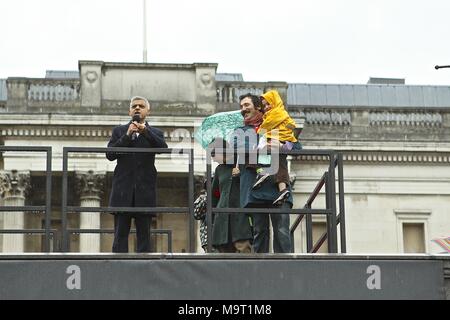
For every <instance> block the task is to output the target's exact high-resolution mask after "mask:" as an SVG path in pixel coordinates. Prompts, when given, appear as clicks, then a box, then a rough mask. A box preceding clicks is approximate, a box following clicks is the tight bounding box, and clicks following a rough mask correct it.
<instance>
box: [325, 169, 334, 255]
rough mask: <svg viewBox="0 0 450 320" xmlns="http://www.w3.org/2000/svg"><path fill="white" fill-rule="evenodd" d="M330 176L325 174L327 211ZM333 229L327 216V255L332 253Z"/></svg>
mask: <svg viewBox="0 0 450 320" xmlns="http://www.w3.org/2000/svg"><path fill="white" fill-rule="evenodd" d="M330 184H331V182H330V175H329V173H328V174H327V177H326V180H325V203H326V205H325V206H326V208H327V209H331V199H330V198H331V196H330V193H331V190H330ZM332 230H333V227H332V224H331V214H327V234H326V236H327V243H328V253H333V245H332V242H333V240H332V237H331V234H332V233H333V231H332Z"/></svg>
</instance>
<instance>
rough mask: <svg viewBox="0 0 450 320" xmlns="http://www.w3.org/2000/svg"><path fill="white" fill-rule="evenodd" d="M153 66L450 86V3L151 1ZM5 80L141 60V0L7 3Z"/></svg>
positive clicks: (1, 65) (0, 57) (2, 29)
mask: <svg viewBox="0 0 450 320" xmlns="http://www.w3.org/2000/svg"><path fill="white" fill-rule="evenodd" d="M147 9H148V10H147V12H148V15H147V17H148V22H147V27H148V28H147V29H148V61H149V62H157V63H161V62H165V63H193V62H216V63H218V64H219V67H218V72H239V73H242V74H243V76H244V80H246V81H269V80H273V81H288V82H296V83H366V82H367V80H368V78H369V77H370V76H372V77H398V78H406V83H407V84H442V85H450V69H442V70H438V71H436V70H434V68H433V67H434V65H435V64H447V65H448V64H450V42H449V41H448V33H449V32H450V17H449V13H450V1H448V0H426V1H425V0H421V1H418V0H370V1H369V0H367V1H364V0H277V1H273V0H272V1H268V0H224V1H216V0H214V1H213V0H190V1H188V0H147ZM0 35H1V37H0V78H6V77H12V76H25V77H43V76H44V75H45V70H47V69H53V70H77V69H78V60H103V61H114V62H142V0H77V1H75V0H70V1H69V0H39V1H35V0H2V1H0Z"/></svg>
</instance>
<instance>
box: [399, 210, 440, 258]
mask: <svg viewBox="0 0 450 320" xmlns="http://www.w3.org/2000/svg"><path fill="white" fill-rule="evenodd" d="M394 213H395V215H396V216H397V251H398V252H399V253H427V252H428V250H429V249H428V220H429V218H430V216H431V211H430V210H394Z"/></svg>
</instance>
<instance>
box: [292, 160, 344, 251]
mask: <svg viewBox="0 0 450 320" xmlns="http://www.w3.org/2000/svg"><path fill="white" fill-rule="evenodd" d="M333 158H334V161H333V163H334V165H333V166H330V168H329V170H328V171H326V172H325V173H324V174H323V175H322V178H321V179H320V180H319V182H318V183H317V185H316V187H315V188H314V190H313V192H312V193H311V194H310V196H309V198H308V200H307V201H306V203H305V205H304V208H311V206H312V204H313V202H314V200H315V199H316V197H317V195H318V194H319V192H320V191H321V189H322V187H323V186H324V185H325V196H326V201H327V203H328V204H329V203H332V202H334V201H333V199H335V197H336V195H335V194H334V195H333V194H331V191H330V190H328V189H327V188H328V186H329V185H330V184H332V185H333V186H334V183H335V182H334V180H331V178H330V174H329V173H330V171H332V172H334V171H335V168H336V167H337V169H338V188H339V193H338V194H339V214H337V216H336V225H339V227H340V244H341V253H346V252H347V245H346V235H345V203H344V168H343V159H342V154H341V153H336V154H335V155H333ZM327 194H329V197H328V196H327ZM334 203H335V202H334ZM328 204H327V205H326V206H327V207H328V206H329V205H328ZM304 217H305V215H304V214H302V215H299V216H298V217H297V219H296V220H295V221H294V223H293V224H292V226H291V228H290V232H291V239H292V248H293V252H294V232H295V230H296V229H297V227H298V226H299V225H300V222H301V221H302V220H303V218H304ZM327 225H328V224H327ZM328 234H330V233H329V229H328V228H327V231H326V232H324V233H323V234H322V235H321V236H320V237H319V239H318V240H317V242H316V243H315V244H314V243H313V237H312V217H311V216H310V215H307V216H306V251H307V252H308V253H316V252H317V251H318V250H319V249H320V247H321V246H322V244H323V243H324V242H325V240H326V239H327V237H328Z"/></svg>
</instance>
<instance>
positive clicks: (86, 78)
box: [0, 61, 450, 253]
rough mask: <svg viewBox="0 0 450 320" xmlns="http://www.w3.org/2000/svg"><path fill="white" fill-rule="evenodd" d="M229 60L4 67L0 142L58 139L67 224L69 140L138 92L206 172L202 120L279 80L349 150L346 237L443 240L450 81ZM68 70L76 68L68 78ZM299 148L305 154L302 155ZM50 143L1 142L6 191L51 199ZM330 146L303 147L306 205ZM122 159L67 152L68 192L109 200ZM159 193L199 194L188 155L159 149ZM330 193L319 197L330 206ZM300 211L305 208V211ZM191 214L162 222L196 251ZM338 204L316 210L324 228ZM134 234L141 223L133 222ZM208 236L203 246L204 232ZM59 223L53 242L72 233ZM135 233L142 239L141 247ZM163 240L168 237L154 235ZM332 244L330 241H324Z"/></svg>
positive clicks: (112, 115) (11, 197) (379, 243)
mask: <svg viewBox="0 0 450 320" xmlns="http://www.w3.org/2000/svg"><path fill="white" fill-rule="evenodd" d="M216 69H217V64H210V63H196V64H140V63H109V62H102V61H80V62H79V72H78V73H64V77H59V76H58V73H57V72H50V73H48V74H47V77H46V78H40V79H32V78H8V79H6V80H0V88H3V89H1V90H0V145H4V146H51V147H52V153H53V155H52V171H53V177H52V210H51V213H52V219H51V226H52V228H53V229H55V230H61V223H62V222H61V182H62V179H61V176H62V175H61V171H62V148H63V147H75V146H80V147H83V146H89V147H105V146H106V144H107V142H108V140H109V137H110V134H111V130H112V128H113V127H114V126H117V125H119V124H123V123H126V122H127V121H128V120H129V117H128V116H127V111H128V103H129V99H130V97H132V96H134V95H142V96H145V97H148V99H149V100H150V101H151V104H152V109H151V115H150V117H149V118H148V120H149V123H150V124H151V125H153V126H156V127H158V128H159V129H161V130H163V131H164V135H165V137H166V140H167V142H168V145H169V147H171V148H183V147H188V148H193V149H194V157H195V166H194V170H195V174H196V177H197V178H198V181H200V179H201V177H202V176H203V175H204V172H205V159H204V152H203V150H202V149H201V148H200V147H199V145H198V144H196V143H195V142H194V140H193V133H194V131H195V128H196V126H198V125H199V124H200V123H201V120H202V119H203V118H204V117H205V116H207V115H210V114H212V113H214V112H220V111H227V110H235V109H237V108H238V97H239V95H240V94H244V93H247V92H252V93H255V94H261V93H263V92H264V91H267V90H269V89H277V90H279V91H280V93H281V95H282V96H283V98H284V100H285V101H287V105H288V106H289V112H290V113H291V115H292V116H293V117H294V118H295V119H296V120H297V121H298V122H299V123H301V124H302V125H303V132H302V134H301V140H302V143H303V146H304V148H307V149H334V150H337V151H340V152H342V153H343V156H344V177H345V206H346V230H347V232H346V235H347V251H348V252H350V253H403V252H427V253H437V252H441V251H442V250H441V249H440V248H439V247H437V246H436V245H435V244H434V243H433V242H432V241H431V240H432V239H433V238H436V237H442V236H449V235H450V214H449V213H448V209H447V208H448V204H449V203H450V193H449V190H450V169H449V164H450V143H449V142H450V139H449V136H450V135H449V133H450V132H449V131H450V87H444V86H440V87H436V86H408V85H405V84H398V83H395V84H392V83H389V81H387V82H386V81H383V83H380V84H378V83H370V84H367V85H316V84H288V83H285V82H245V81H243V80H242V77H239V76H236V75H235V76H233V75H226V74H216ZM67 74H70V76H73V78H68V77H67ZM291 158H292V157H291ZM45 159H46V158H45V154H44V153H29V152H15V151H14V152H12V151H9V152H4V153H3V154H2V155H1V156H0V196H1V200H0V201H1V202H0V204H1V205H4V206H11V205H42V204H43V203H44V202H45ZM326 165H327V164H326V162H325V161H324V159H322V158H320V157H311V156H302V157H294V158H292V159H291V160H290V169H291V173H293V174H295V175H296V184H295V190H294V195H295V197H294V201H295V206H296V207H297V208H300V207H303V205H304V203H305V202H306V199H307V198H308V196H309V194H310V193H311V192H312V190H313V189H314V186H315V185H316V183H317V181H318V180H319V179H320V177H321V175H322V174H323V171H324V170H325V168H326ZM114 166H115V163H114V162H109V161H107V160H106V159H105V156H104V154H101V153H89V154H86V153H74V154H71V156H70V158H69V163H68V169H69V184H68V204H69V205H72V206H82V207H83V206H87V207H96V206H107V202H108V197H109V192H110V187H111V177H112V171H113V170H114ZM156 166H157V169H158V206H161V207H185V206H187V205H188V199H189V195H188V187H187V186H188V177H187V176H188V175H187V171H188V161H187V159H186V157H184V156H181V155H173V154H166V155H164V154H161V155H158V156H157V163H156ZM323 203H324V199H323V194H320V195H319V197H318V199H317V206H318V207H320V206H323ZM43 218H44V215H43V213H39V212H26V213H20V212H15V213H9V212H5V213H0V228H2V229H16V228H17V229H39V228H43ZM294 218H295V217H292V220H294ZM189 219H190V217H189V216H188V215H187V214H160V215H158V217H157V219H155V220H154V223H153V226H152V227H153V228H154V229H163V230H171V231H172V248H173V251H174V252H188V251H190V243H189ZM324 221H325V218H324V217H321V216H315V217H314V218H313V231H314V232H313V233H314V237H315V238H317V237H318V236H319V235H320V234H321V232H322V231H323V230H325V226H324ZM112 226H113V219H112V216H111V215H110V214H108V213H92V212H82V213H70V214H69V216H68V227H69V228H83V229H84V228H86V229H98V228H101V229H111V228H112ZM130 237H131V239H132V240H133V239H134V238H133V235H132V236H130ZM194 238H195V248H196V249H195V250H197V251H199V252H201V251H200V250H199V243H198V242H199V241H198V236H197V235H195V236H194ZM42 239H43V238H42V236H41V235H17V234H3V235H2V236H0V248H1V251H3V252H8V251H14V252H39V251H42V250H43V241H42ZM59 239H60V235H59V234H56V235H55V237H54V241H53V242H52V250H53V251H58V250H59V248H60V245H61V243H60V242H59ZM111 243H112V234H101V235H99V234H72V235H70V251H74V252H110V251H111ZM305 243H306V240H305V226H304V224H303V223H302V224H301V225H300V227H299V228H298V230H297V231H296V233H295V248H296V252H305V250H306V244H305ZM133 246H134V242H133V241H131V248H130V249H131V250H133V249H134V248H133ZM154 246H155V250H156V251H160V252H165V251H167V250H168V244H167V236H166V235H155V237H154ZM322 250H326V246H325V247H323V248H322Z"/></svg>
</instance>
